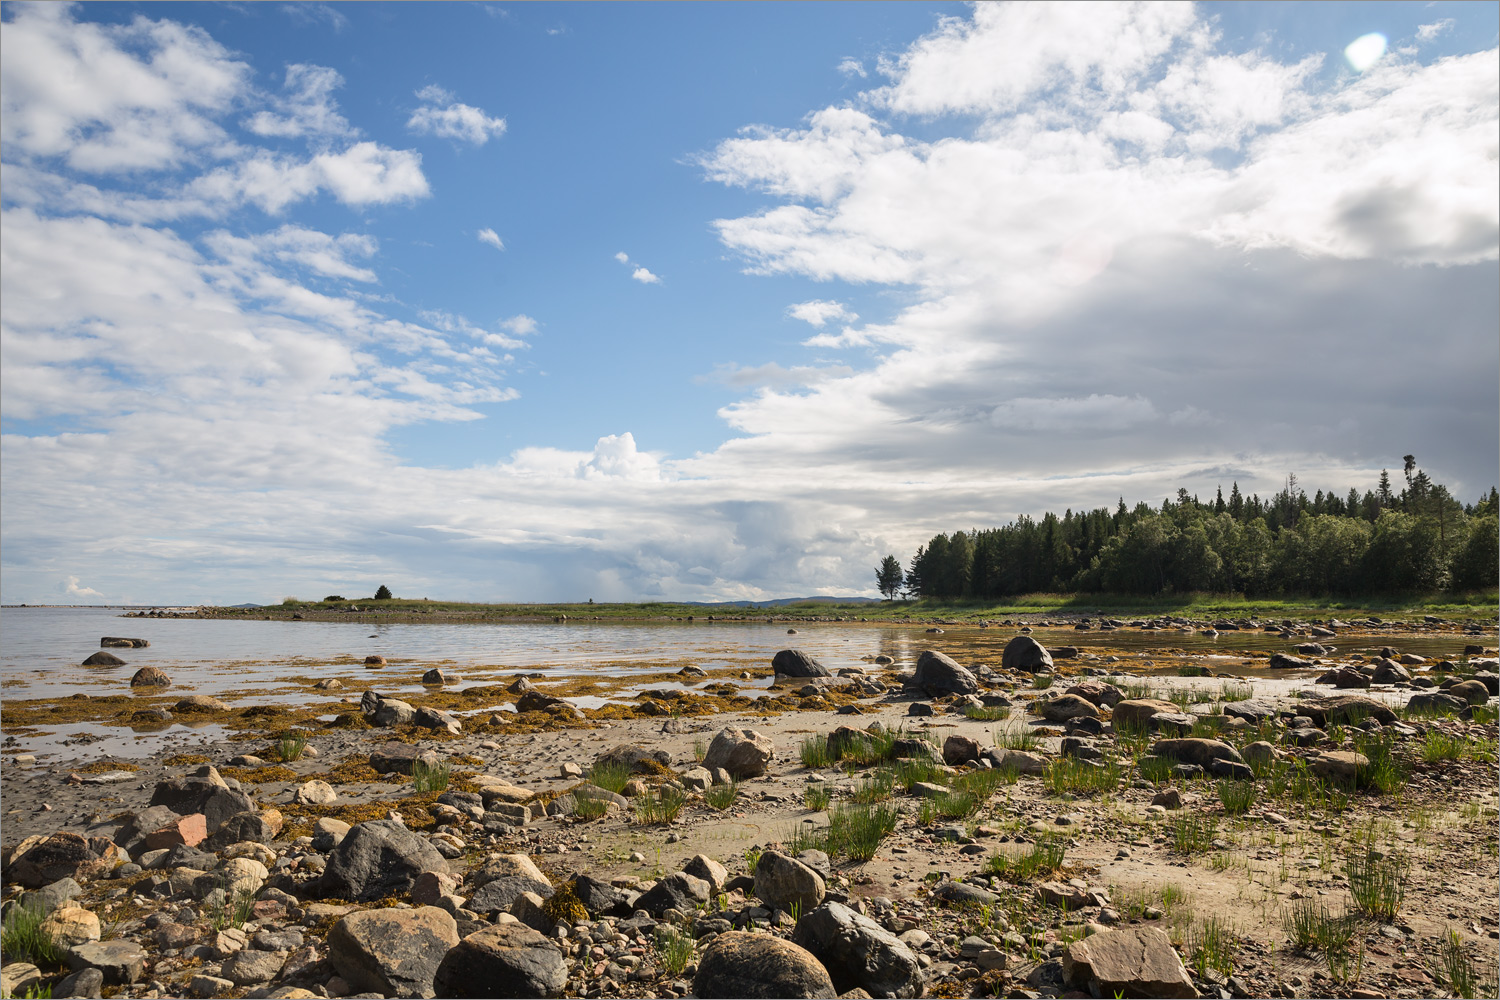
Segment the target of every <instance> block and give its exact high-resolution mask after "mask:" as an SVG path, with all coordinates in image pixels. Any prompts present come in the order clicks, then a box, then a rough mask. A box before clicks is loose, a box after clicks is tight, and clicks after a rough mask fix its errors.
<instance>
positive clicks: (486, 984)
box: [432, 924, 832, 998]
mask: <svg viewBox="0 0 1500 1000" xmlns="http://www.w3.org/2000/svg"><path fill="white" fill-rule="evenodd" d="M567 982H568V969H567V966H565V965H564V964H563V957H562V953H561V952H559V951H558V950H557V949H556V948H554V947H553V946H552V943H551V942H550V941H548V940H547V939H546V938H545V937H543V936H542V935H541V934H538V933H537V932H536V931H534V930H532V929H531V928H530V927H525V926H523V925H521V924H496V925H494V926H492V927H486V928H484V929H483V930H480V931H476V932H474V933H473V934H470V935H469V936H468V937H466V938H464V939H463V940H462V941H460V942H459V943H458V944H457V945H456V946H455V947H453V948H451V949H449V951H448V953H447V954H446V955H444V956H443V959H442V961H441V962H440V963H439V964H438V968H437V973H436V975H435V976H434V977H433V983H432V985H433V989H434V990H435V991H436V995H437V996H439V997H475V998H490V997H516V998H540V997H555V996H561V995H562V990H563V987H564V986H565V985H567ZM828 995H829V996H831V995H832V994H828Z"/></svg>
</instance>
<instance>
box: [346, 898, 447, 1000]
mask: <svg viewBox="0 0 1500 1000" xmlns="http://www.w3.org/2000/svg"><path fill="white" fill-rule="evenodd" d="M456 944H458V925H457V924H456V923H455V922H454V920H453V917H452V916H450V915H449V914H448V913H447V912H446V911H444V910H440V909H438V908H437V907H436V906H422V907H418V908H417V909H414V910H394V909H383V910H363V911H361V912H358V913H351V914H349V915H348V916H347V917H344V918H343V919H342V920H340V921H339V922H338V923H336V924H334V925H333V929H332V930H330V931H329V932H328V960H329V961H330V962H332V963H333V967H334V968H335V969H337V970H338V973H339V975H340V976H343V977H344V981H345V982H347V983H348V984H349V985H350V987H351V990H350V992H360V993H367V992H368V993H383V994H385V995H386V996H401V997H430V996H432V993H433V988H432V979H433V976H434V975H436V974H437V969H438V964H439V963H440V962H441V961H442V960H443V956H444V955H446V954H447V953H448V950H449V949H450V948H452V947H453V946H454V945H456Z"/></svg>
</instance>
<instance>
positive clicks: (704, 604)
mask: <svg viewBox="0 0 1500 1000" xmlns="http://www.w3.org/2000/svg"><path fill="white" fill-rule="evenodd" d="M677 603H679V604H687V605H691V606H693V607H695V608H781V607H785V606H786V605H788V604H879V603H880V598H878V597H781V598H777V599H776V600H774V601H678V602H677Z"/></svg>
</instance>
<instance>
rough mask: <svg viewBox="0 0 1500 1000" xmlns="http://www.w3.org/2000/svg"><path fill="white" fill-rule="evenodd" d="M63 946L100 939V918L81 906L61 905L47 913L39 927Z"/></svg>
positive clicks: (44, 934)
mask: <svg viewBox="0 0 1500 1000" xmlns="http://www.w3.org/2000/svg"><path fill="white" fill-rule="evenodd" d="M39 930H40V931H41V933H42V935H43V936H44V937H50V938H52V940H54V941H56V942H57V943H58V944H59V945H60V946H62V947H63V948H73V947H76V946H77V945H80V944H83V943H84V942H86V941H97V940H99V918H98V917H97V916H95V915H94V914H93V913H92V912H91V911H89V910H85V909H84V908H83V907H81V906H60V907H58V908H57V909H55V910H53V911H52V912H51V913H49V914H48V915H47V918H46V919H45V920H43V921H42V925H41V927H40V928H39Z"/></svg>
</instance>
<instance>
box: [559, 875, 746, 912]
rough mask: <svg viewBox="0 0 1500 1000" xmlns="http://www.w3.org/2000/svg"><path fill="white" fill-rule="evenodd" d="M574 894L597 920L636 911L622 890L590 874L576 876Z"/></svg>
mask: <svg viewBox="0 0 1500 1000" xmlns="http://www.w3.org/2000/svg"><path fill="white" fill-rule="evenodd" d="M716 863H717V862H716ZM721 888H722V886H721ZM573 894H574V895H575V896H577V897H578V901H579V902H580V903H582V904H583V908H584V909H585V910H588V911H589V916H590V917H592V918H594V919H595V920H597V919H599V918H600V917H605V916H611V917H628V916H630V915H631V913H633V912H634V909H633V908H632V907H631V905H630V901H629V899H627V898H626V896H625V893H624V892H623V891H622V890H620V889H616V888H615V887H614V886H612V885H610V884H609V883H608V882H604V881H601V880H600V879H596V878H593V877H592V876H589V875H578V876H576V877H574V879H573Z"/></svg>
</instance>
